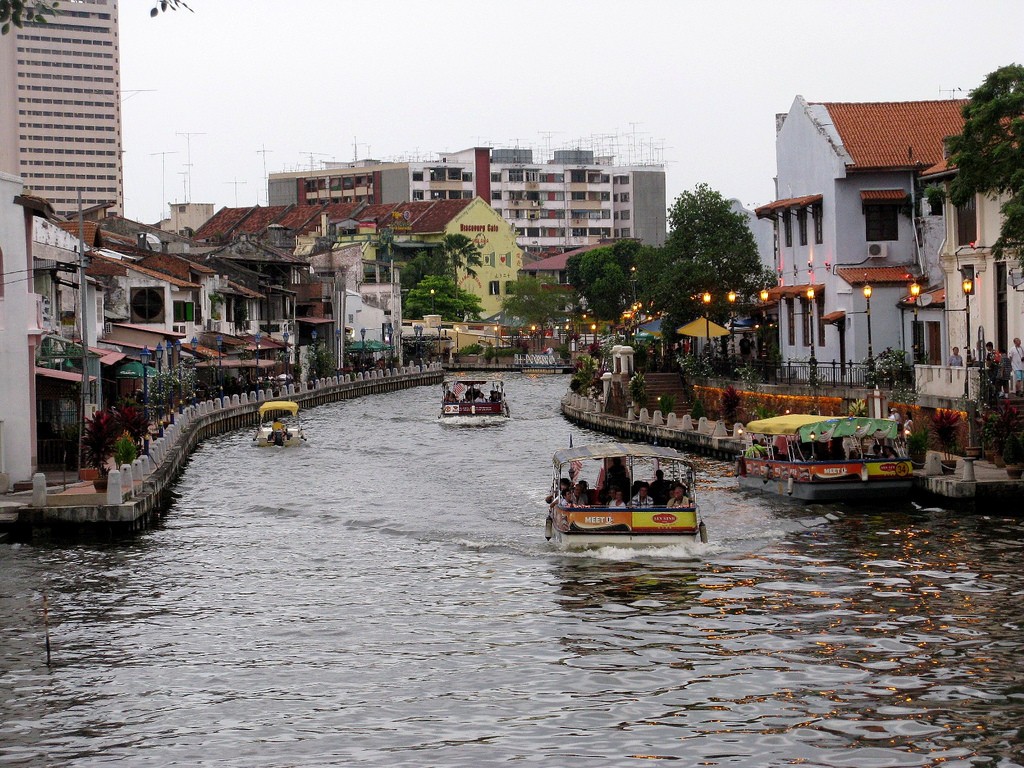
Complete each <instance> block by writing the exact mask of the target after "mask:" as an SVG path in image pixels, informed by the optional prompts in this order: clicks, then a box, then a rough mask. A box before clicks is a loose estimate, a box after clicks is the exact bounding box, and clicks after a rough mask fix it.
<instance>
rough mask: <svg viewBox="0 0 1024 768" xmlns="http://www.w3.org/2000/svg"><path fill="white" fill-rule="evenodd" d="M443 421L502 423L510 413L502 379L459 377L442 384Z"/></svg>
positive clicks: (476, 423)
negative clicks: (488, 379) (487, 379)
mask: <svg viewBox="0 0 1024 768" xmlns="http://www.w3.org/2000/svg"><path fill="white" fill-rule="evenodd" d="M441 389H442V395H441V416H440V421H441V422H442V423H444V424H467V425H481V424H502V423H504V422H505V421H507V420H508V419H509V418H510V416H511V414H510V413H509V409H508V401H507V400H506V399H505V386H504V384H503V383H502V382H501V381H486V380H477V379H458V380H455V381H445V382H443V383H442V384H441Z"/></svg>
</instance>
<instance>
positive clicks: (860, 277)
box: [836, 266, 914, 285]
mask: <svg viewBox="0 0 1024 768" xmlns="http://www.w3.org/2000/svg"><path fill="white" fill-rule="evenodd" d="M836 274H837V275H839V277H841V278H842V279H843V280H845V281H846V282H848V283H849V284H850V285H864V284H865V283H876V284H885V283H909V282H910V281H911V280H913V279H914V276H913V275H912V274H911V273H910V272H909V271H908V269H907V267H906V266H903V267H840V268H839V269H837V270H836Z"/></svg>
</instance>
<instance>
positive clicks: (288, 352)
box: [281, 331, 292, 387]
mask: <svg viewBox="0 0 1024 768" xmlns="http://www.w3.org/2000/svg"><path fill="white" fill-rule="evenodd" d="M281 336H282V338H283V339H284V385H285V386H286V387H287V386H288V383H289V380H290V379H291V370H292V368H291V365H292V348H291V347H289V346H288V336H289V334H288V331H285V332H284V333H283V334H281Z"/></svg>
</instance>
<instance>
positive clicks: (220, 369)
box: [217, 333, 224, 408]
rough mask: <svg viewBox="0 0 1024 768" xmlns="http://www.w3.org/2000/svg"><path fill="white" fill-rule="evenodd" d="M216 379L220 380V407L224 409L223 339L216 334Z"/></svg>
mask: <svg viewBox="0 0 1024 768" xmlns="http://www.w3.org/2000/svg"><path fill="white" fill-rule="evenodd" d="M217 378H218V379H219V380H220V407H221V408H223V407H224V337H223V336H221V335H220V334H219V333H218V334H217Z"/></svg>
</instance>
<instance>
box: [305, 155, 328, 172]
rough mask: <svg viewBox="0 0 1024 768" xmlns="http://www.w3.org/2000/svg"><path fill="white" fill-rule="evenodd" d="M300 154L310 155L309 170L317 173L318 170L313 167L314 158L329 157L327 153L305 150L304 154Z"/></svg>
mask: <svg viewBox="0 0 1024 768" xmlns="http://www.w3.org/2000/svg"><path fill="white" fill-rule="evenodd" d="M299 154H300V155H309V170H311V171H315V170H316V169H315V168H314V167H313V156H314V155H315V156H317V157H327V155H326V154H325V153H323V152H306V151H305V150H303V151H302V152H299Z"/></svg>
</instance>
